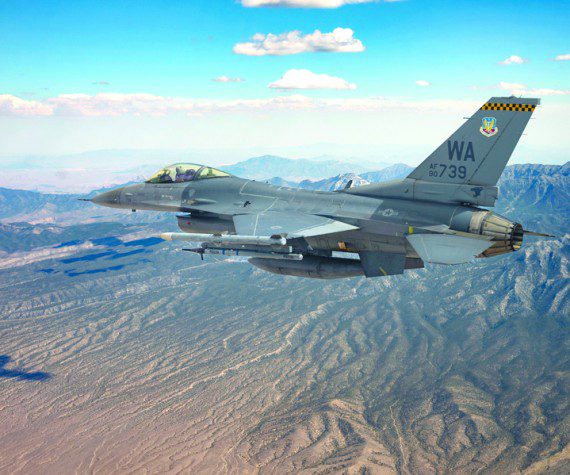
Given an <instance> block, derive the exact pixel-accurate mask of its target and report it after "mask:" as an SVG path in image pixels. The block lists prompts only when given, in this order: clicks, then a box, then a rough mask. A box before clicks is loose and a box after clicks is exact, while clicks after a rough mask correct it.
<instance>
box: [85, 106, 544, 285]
mask: <svg viewBox="0 0 570 475" xmlns="http://www.w3.org/2000/svg"><path fill="white" fill-rule="evenodd" d="M539 103H540V100H539V99H521V98H516V97H493V98H491V99H490V100H489V101H488V102H486V103H485V104H484V105H483V106H482V107H481V108H480V109H479V110H477V111H476V112H475V114H474V115H473V116H472V117H470V118H469V119H468V120H467V121H466V122H465V123H464V124H463V125H462V126H461V127H460V128H459V129H458V130H457V131H456V132H455V133H453V134H452V135H451V137H449V139H447V140H446V141H445V142H443V143H442V144H441V145H440V146H439V147H438V148H437V149H436V150H435V151H434V152H433V153H432V154H431V155H430V156H429V157H428V158H427V159H425V160H424V161H423V163H421V164H420V165H419V166H418V167H417V168H416V169H415V170H414V171H412V173H410V175H409V176H408V177H406V178H404V179H403V180H396V181H391V182H386V183H377V184H369V185H364V186H359V187H350V184H349V185H348V186H347V188H345V189H343V190H338V191H334V192H323V191H309V190H301V189H294V188H288V187H284V186H274V185H270V184H267V183H260V182H257V181H254V180H245V179H242V178H238V177H235V176H231V175H230V174H228V173H225V172H223V171H221V170H216V169H215V168H211V167H208V166H202V165H195V164H187V163H180V164H176V165H172V166H169V167H166V168H164V169H162V170H160V171H159V172H158V173H156V174H155V175H153V176H152V177H151V178H150V179H149V180H148V181H146V182H145V183H141V184H136V185H129V186H125V187H122V188H118V189H115V190H112V191H108V192H105V193H102V194H99V195H97V196H95V197H94V198H92V199H91V201H92V202H93V203H96V204H99V205H103V206H109V207H113V208H125V209H132V210H133V211H134V210H157V211H172V212H178V213H182V214H179V215H178V216H177V218H178V225H179V227H180V229H181V231H182V232H178V233H165V234H162V235H161V237H162V238H163V239H166V240H169V241H186V242H189V243H201V244H200V245H199V246H198V247H191V248H189V249H184V250H186V251H191V252H195V253H198V254H200V255H201V256H202V258H203V256H204V254H222V255H238V256H248V257H249V262H250V263H251V264H253V265H254V266H257V267H259V268H261V269H264V270H266V271H269V272H273V273H276V274H283V275H294V276H301V277H312V278H320V279H333V278H340V277H352V276H358V275H364V276H366V277H379V276H387V275H394V274H402V273H403V272H404V270H406V269H417V268H423V267H424V263H426V262H428V263H437V264H460V263H463V262H468V261H470V260H471V259H472V258H474V257H480V258H484V257H491V256H497V255H499V254H505V253H509V252H513V251H517V250H518V249H519V248H520V247H521V245H522V242H523V237H524V234H525V233H526V234H534V235H539V234H538V233H532V232H529V231H525V230H524V229H523V227H522V225H521V224H519V223H515V222H513V221H511V220H509V219H508V218H505V217H503V216H500V215H498V214H496V213H493V212H491V211H488V210H487V209H485V208H482V207H492V206H494V205H495V202H496V200H497V192H498V190H497V181H498V180H499V177H500V175H501V173H502V171H503V170H504V168H505V166H506V164H507V162H508V160H509V158H510V156H511V154H512V153H513V150H514V148H515V146H516V144H517V142H518V141H519V138H520V137H521V135H522V133H523V131H524V128H525V127H526V125H527V123H528V121H529V119H530V117H531V115H532V113H533V111H534V110H535V108H536V106H537V105H538V104H539Z"/></svg>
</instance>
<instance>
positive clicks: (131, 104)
mask: <svg viewBox="0 0 570 475" xmlns="http://www.w3.org/2000/svg"><path fill="white" fill-rule="evenodd" d="M466 107H468V108H469V107H471V108H475V107H478V103H477V102H468V101H463V100H461V101H459V100H429V101H410V100H402V99H396V98H389V97H364V98H339V99H334V98H312V97H307V96H304V95H301V94H292V95H288V96H279V97H273V98H268V99H233V100H210V99H193V98H183V97H163V96H155V95H152V94H113V93H100V94H94V95H88V94H63V95H60V96H56V97H52V98H48V99H46V100H44V101H33V100H26V99H21V98H19V97H16V96H12V95H9V94H4V95H0V116H85V117H113V116H125V115H134V116H165V115H169V114H177V113H178V114H179V113H182V114H187V115H200V114H209V113H226V112H262V113H265V112H270V111H326V112H373V111H380V110H402V109H404V110H417V111H429V110H436V111H445V110H448V109H453V110H458V111H461V112H462V113H463V111H464V110H465V108H466Z"/></svg>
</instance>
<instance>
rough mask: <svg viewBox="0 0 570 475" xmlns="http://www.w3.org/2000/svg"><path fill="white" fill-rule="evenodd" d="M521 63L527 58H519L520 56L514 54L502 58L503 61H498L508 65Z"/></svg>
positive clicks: (526, 60) (525, 61) (526, 61)
mask: <svg viewBox="0 0 570 475" xmlns="http://www.w3.org/2000/svg"><path fill="white" fill-rule="evenodd" d="M523 63H528V59H525V58H521V57H520V56H517V55H514V54H513V55H512V56H509V57H508V58H506V59H504V60H503V61H499V64H502V65H503V66H509V65H510V64H523Z"/></svg>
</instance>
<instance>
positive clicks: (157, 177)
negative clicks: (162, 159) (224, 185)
mask: <svg viewBox="0 0 570 475" xmlns="http://www.w3.org/2000/svg"><path fill="white" fill-rule="evenodd" d="M228 176H231V175H230V174H229V173H226V172H223V171H221V170H216V169H215V168H212V167H205V166H202V165H196V164H192V163H176V164H174V165H170V166H169V167H166V168H163V169H162V170H159V171H158V172H156V173H155V174H154V175H152V176H151V177H150V178H149V179H148V180H147V183H184V182H187V181H196V180H205V179H207V178H224V177H228Z"/></svg>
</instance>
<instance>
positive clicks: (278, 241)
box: [160, 233, 287, 246]
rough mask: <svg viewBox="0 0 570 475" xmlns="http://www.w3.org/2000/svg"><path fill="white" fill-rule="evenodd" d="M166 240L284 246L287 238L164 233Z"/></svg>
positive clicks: (163, 237) (162, 236) (163, 236)
mask: <svg viewBox="0 0 570 475" xmlns="http://www.w3.org/2000/svg"><path fill="white" fill-rule="evenodd" d="M160 237H161V238H162V239H164V240H165V241H192V242H211V243H216V244H228V245H231V244H245V245H254V246H284V245H285V244H286V243H287V240H286V239H285V238H284V237H281V236H246V235H240V234H195V233H164V234H161V235H160Z"/></svg>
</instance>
